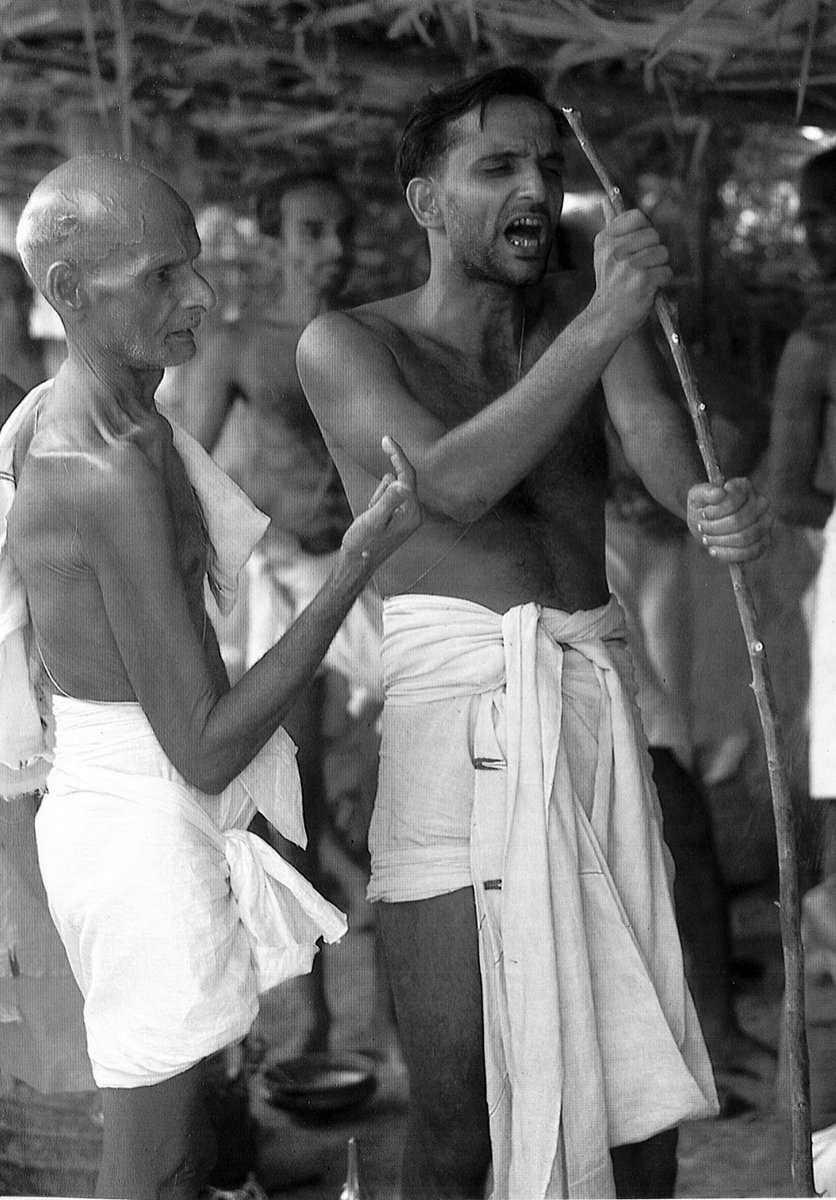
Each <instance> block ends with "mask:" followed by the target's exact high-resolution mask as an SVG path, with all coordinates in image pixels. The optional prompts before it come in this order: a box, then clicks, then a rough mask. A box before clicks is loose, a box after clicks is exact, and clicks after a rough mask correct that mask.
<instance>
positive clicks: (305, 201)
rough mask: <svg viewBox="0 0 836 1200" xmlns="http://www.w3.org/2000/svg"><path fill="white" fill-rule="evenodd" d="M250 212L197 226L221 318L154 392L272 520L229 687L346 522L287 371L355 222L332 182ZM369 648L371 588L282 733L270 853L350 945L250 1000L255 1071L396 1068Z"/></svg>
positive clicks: (340, 266)
mask: <svg viewBox="0 0 836 1200" xmlns="http://www.w3.org/2000/svg"><path fill="white" fill-rule="evenodd" d="M254 211H255V221H256V226H257V229H256V231H255V233H256V238H255V240H252V235H251V233H250V231H249V230H248V228H247V227H246V226H242V225H241V223H240V219H239V222H238V225H237V232H236V229H235V228H233V227H232V223H231V222H230V220H229V219H227V221H226V223H224V222H222V221H221V220H219V219H218V218H217V217H216V218H215V219H214V234H213V236H211V237H208V238H206V242H205V249H204V252H203V255H202V257H201V269H202V270H205V271H206V274H207V277H208V278H209V279H210V282H212V284H213V286H215V285H216V283H217V284H218V285H219V286H220V288H221V294H222V296H223V294H224V290H225V286H224V285H225V280H226V284H227V287H226V291H227V292H228V293H229V292H232V293H233V296H234V298H235V297H237V303H236V302H235V300H233V302H232V303H230V304H227V305H225V304H224V303H223V301H222V302H221V303H219V305H218V309H219V310H220V311H219V312H218V313H217V315H213V318H212V319H211V323H210V327H207V329H205V330H202V331H201V334H202V336H201V339H200V340H199V343H198V352H197V354H196V356H195V358H194V359H193V360H192V361H191V362H190V363H188V364H186V365H185V367H182V368H177V369H176V370H171V371H168V372H166V377H165V379H164V381H163V384H162V386H161V389H160V393H159V394H160V396H161V397H162V405H161V406H162V408H163V409H164V410H165V411H166V413H167V415H169V416H170V417H171V418H172V419H174V420H176V421H178V423H179V424H181V425H183V426H184V427H185V428H186V429H188V430H189V432H191V433H192V434H193V435H194V436H196V437H197V438H198V440H200V441H201V442H202V444H203V445H204V446H205V447H206V449H208V450H209V451H210V452H211V453H212V454H213V455H214V457H215V458H216V460H217V461H218V463H219V464H220V465H221V466H222V467H223V469H224V470H225V471H226V472H227V473H228V474H229V475H230V476H231V477H232V478H233V479H234V480H235V482H236V483H238V485H239V486H240V487H241V488H242V489H243V490H244V491H245V492H246V493H247V495H248V496H249V497H250V499H252V500H253V502H254V503H255V504H257V505H258V507H259V508H261V509H262V511H264V512H266V513H267V514H268V515H269V516H270V518H271V524H270V527H269V529H268V531H267V533H266V534H265V537H264V539H263V541H262V542H261V544H260V545H259V547H258V548H257V549H256V551H255V552H254V554H253V556H252V558H251V560H250V562H249V564H248V566H247V568H246V572H245V575H246V578H245V582H244V586H243V587H242V588H241V595H240V600H239V602H238V603H237V604H236V607H235V609H234V610H233V612H232V613H231V614H230V616H229V617H228V618H225V619H222V620H220V621H219V622H218V632H219V640H220V644H221V649H222V652H223V654H224V658H225V660H226V662H227V667H228V669H229V672H230V676H231V678H232V679H233V680H234V679H235V678H237V677H238V676H240V674H241V673H242V672H243V671H244V670H245V669H246V667H247V666H249V665H251V664H252V663H253V662H255V661H256V660H257V659H258V658H259V657H260V656H261V655H262V654H263V653H264V650H265V649H266V648H267V647H268V646H269V645H271V644H272V643H273V642H274V641H275V639H276V638H277V637H278V636H280V634H281V633H282V632H283V631H284V630H285V629H286V628H287V627H288V626H289V625H290V624H291V623H292V622H293V620H294V619H295V617H296V616H297V614H298V613H299V611H300V610H301V609H302V608H303V607H304V606H305V605H306V604H307V603H308V602H309V600H310V598H311V597H312V596H313V594H314V593H315V592H316V591H317V589H318V588H319V586H320V584H321V581H322V580H323V579H324V577H325V576H326V575H327V573H328V570H329V568H330V564H331V559H332V556H333V554H334V552H335V550H336V548H337V547H338V546H339V544H340V540H341V538H342V535H343V533H344V531H345V529H346V528H347V527H348V524H349V523H350V519H351V517H350V510H349V508H348V504H347V501H346V499H345V494H344V492H343V489H342V485H341V483H340V480H339V477H338V475H337V473H336V470H335V468H334V465H333V462H332V461H331V457H330V455H329V454H328V452H327V450H326V448H325V445H324V442H323V441H322V437H321V434H320V432H319V427H318V426H317V424H316V421H315V420H314V417H313V415H312V413H311V412H310V409H309V407H308V404H307V401H306V400H305V397H304V395H303V393H302V389H301V386H300V384H299V380H298V377H297V373H296V359H295V356H296V344H297V341H298V339H299V336H300V334H301V332H302V330H303V329H304V327H305V326H306V325H307V323H308V322H309V321H310V320H311V319H312V318H313V317H314V316H316V315H317V314H318V313H321V312H324V311H326V310H328V309H330V308H332V307H335V306H337V305H338V304H339V303H340V302H341V300H342V298H343V296H344V294H345V289H346V285H347V283H348V281H349V276H350V271H351V267H352V249H353V232H354V225H355V219H356V214H355V207H354V204H353V201H352V200H351V197H350V196H349V194H348V192H347V190H346V188H345V187H344V185H343V183H342V182H341V180H340V179H339V178H338V177H337V176H336V175H335V174H334V173H333V172H332V171H331V170H329V169H317V170H314V171H302V170H300V171H299V172H297V173H293V174H289V175H285V176H282V177H277V178H274V179H271V180H268V181H267V182H265V183H264V184H263V185H262V186H261V187H260V188H259V189H258V190H257V192H256V194H255V196H254ZM199 224H200V223H199ZM204 229H205V222H204ZM204 237H206V233H204ZM248 237H249V241H248V240H247V238H248ZM236 255H237V256H238V257H239V260H240V258H241V257H244V258H245V260H246V261H245V270H244V276H243V279H242V278H241V277H239V278H238V280H237V281H234V282H235V283H236V287H234V288H230V287H229V286H228V285H229V283H230V279H231V277H230V271H229V265H228V264H229V260H230V259H231V258H234V257H235V256H236ZM225 264H226V265H225ZM224 310H225V311H224ZM230 318H232V319H230ZM379 636H380V614H379V598H378V596H377V593H376V592H375V591H373V590H371V589H370V590H368V592H367V593H365V594H364V595H363V596H362V597H361V598H360V600H359V601H358V602H357V603H356V604H355V606H354V608H353V609H352V612H351V613H350V614H349V617H348V619H347V621H346V622H345V624H344V626H343V628H342V630H341V631H340V633H339V634H338V635H337V638H336V639H335V641H334V643H333V645H332V647H331V650H330V651H329V653H328V655H327V656H326V659H325V662H324V664H323V669H322V670H321V671H320V672H319V673H318V675H317V676H316V677H315V678H314V679H313V680H312V681H311V685H310V687H309V688H308V689H307V691H306V693H305V695H304V696H303V697H302V698H301V700H300V701H299V703H298V705H297V706H296V709H295V711H294V712H293V714H292V715H291V716H290V717H289V719H288V721H287V723H286V724H287V728H288V730H289V732H290V733H291V736H292V737H293V739H294V741H295V742H296V744H297V746H298V748H299V754H298V762H299V769H300V774H301V777H302V786H303V795H304V805H305V821H306V826H307V829H308V836H309V844H308V849H307V851H306V852H305V853H304V855H300V854H299V852H298V851H297V850H296V849H295V848H294V847H291V846H289V845H279V849H280V850H281V852H282V853H283V854H286V856H287V857H288V858H290V860H291V861H292V862H293V863H294V865H295V866H297V867H298V868H299V869H300V870H303V871H304V872H305V873H306V874H307V875H308V877H309V878H310V879H311V880H312V882H314V884H315V886H317V887H318V888H319V889H320V890H322V891H323V892H324V894H326V895H327V896H329V898H331V899H333V900H334V902H335V903H338V904H339V905H340V906H341V907H342V908H343V910H344V911H346V912H347V913H348V917H349V933H348V935H347V937H346V938H345V939H344V940H343V942H342V943H341V945H340V946H339V947H333V948H329V950H328V951H326V952H323V953H320V954H319V955H318V956H317V962H316V964H315V968H314V972H313V973H312V975H310V976H308V977H306V978H305V979H304V980H293V981H291V982H290V983H289V984H286V985H282V986H281V987H280V988H279V989H277V990H276V993H275V995H273V996H267V997H264V998H263V1002H262V1007H261V1013H260V1016H259V1018H258V1020H257V1021H256V1024H255V1026H254V1028H253V1035H252V1036H253V1039H262V1040H263V1042H265V1043H266V1045H267V1047H268V1053H269V1055H270V1057H271V1058H272V1059H277V1058H286V1057H288V1056H290V1055H293V1054H298V1053H300V1052H309V1051H317V1052H322V1051H325V1050H332V1051H346V1050H350V1051H362V1052H364V1053H366V1054H370V1055H372V1056H374V1057H376V1058H380V1057H386V1058H388V1059H390V1060H391V1059H392V1056H393V1055H396V1049H395V1039H394V1035H393V1033H392V1029H391V1025H390V1022H389V1017H388V993H387V990H386V986H385V983H384V981H383V980H382V979H381V978H380V976H379V974H378V967H377V961H378V960H377V951H376V932H375V927H374V921H373V910H372V909H371V906H370V905H368V903H367V901H366V899H365V885H366V882H367V874H368V873H367V861H368V855H367V848H366V832H367V828H368V821H369V818H370V814H371V805H372V801H373V798H374V793H375V787H376V773H377V754H378V734H377V718H378V715H379V711H380V705H381V702H382V690H381V682H380V678H379V665H378V660H379V646H378V643H379ZM273 840H274V842H275V837H273ZM330 949H334V950H335V951H336V953H335V954H331V953H330Z"/></svg>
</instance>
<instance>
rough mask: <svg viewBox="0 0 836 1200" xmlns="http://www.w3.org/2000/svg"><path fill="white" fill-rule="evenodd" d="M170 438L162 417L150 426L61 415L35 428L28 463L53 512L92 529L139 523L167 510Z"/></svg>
mask: <svg viewBox="0 0 836 1200" xmlns="http://www.w3.org/2000/svg"><path fill="white" fill-rule="evenodd" d="M170 441H171V427H170V425H169V424H168V422H167V421H165V420H164V419H163V418H162V417H160V418H159V421H155V422H154V423H153V426H152V427H151V428H149V429H148V430H145V429H142V428H122V427H119V425H118V424H111V423H104V422H101V421H93V420H90V419H85V420H83V421H80V422H74V423H73V424H72V425H70V424H69V423H68V422H64V421H63V420H60V419H59V420H57V421H55V422H48V423H46V424H45V425H44V426H42V427H41V428H39V429H38V431H37V432H36V433H35V435H34V437H33V438H32V442H31V444H30V447H29V453H28V454H27V456H26V461H25V463H24V468H25V470H26V472H28V473H29V475H30V477H31V480H32V484H33V485H34V486H33V488H32V489H31V490H32V491H33V492H34V493H35V494H37V495H38V496H39V497H40V498H41V502H42V504H43V505H44V506H45V507H46V508H48V509H49V510H50V511H52V512H55V513H62V512H63V513H65V514H66V516H67V517H68V518H69V519H71V520H73V521H74V522H79V521H80V522H82V523H83V525H84V527H85V528H87V529H90V530H91V531H95V530H104V529H107V528H110V527H116V528H119V527H120V526H122V525H123V524H132V525H136V523H137V522H142V521H143V520H144V519H147V518H151V517H152V515H155V516H157V517H159V516H161V515H162V514H163V513H164V511H165V494H166V493H165V478H164V474H163V470H162V462H163V456H164V454H165V453H166V452H167V451H166V443H167V442H170ZM21 483H22V484H23V483H25V476H24V477H23V478H22V480H21Z"/></svg>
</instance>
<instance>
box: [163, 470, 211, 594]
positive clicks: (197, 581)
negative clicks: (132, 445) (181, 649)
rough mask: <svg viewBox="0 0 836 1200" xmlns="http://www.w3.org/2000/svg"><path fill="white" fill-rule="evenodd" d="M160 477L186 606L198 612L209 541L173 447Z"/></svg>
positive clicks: (189, 483) (186, 476)
mask: <svg viewBox="0 0 836 1200" xmlns="http://www.w3.org/2000/svg"><path fill="white" fill-rule="evenodd" d="M163 478H164V485H165V491H166V497H167V499H168V507H169V512H170V514H171V535H172V540H173V549H174V553H175V557H176V560H177V565H178V567H179V570H180V575H181V577H182V579H183V584H184V586H185V588H186V594H187V597H188V600H189V606H190V608H192V609H193V610H197V611H199V612H200V614H201V615H202V612H203V583H204V580H205V578H206V572H207V570H208V567H209V557H210V551H211V543H210V541H209V532H208V530H207V527H206V520H205V517H204V515H203V509H202V507H201V504H200V500H199V499H198V496H197V494H196V492H195V491H194V489H193V487H192V485H191V482H190V480H189V477H188V475H187V474H186V470H185V467H184V466H183V463H182V460H181V459H180V456H179V455H178V454H177V453H176V452H175V451H174V449H173V448H169V449H167V450H166V452H165V455H164V459H163Z"/></svg>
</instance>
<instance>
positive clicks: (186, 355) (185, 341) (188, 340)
mask: <svg viewBox="0 0 836 1200" xmlns="http://www.w3.org/2000/svg"><path fill="white" fill-rule="evenodd" d="M196 353H197V342H196V341H195V337H194V333H192V331H191V330H186V331H184V332H183V333H172V334H169V336H168V337H167V338H166V341H165V359H166V361H165V363H163V364H162V365H163V366H166V367H179V366H180V364H181V363H184V362H188V361H189V359H190V358H194V356H195V354H196Z"/></svg>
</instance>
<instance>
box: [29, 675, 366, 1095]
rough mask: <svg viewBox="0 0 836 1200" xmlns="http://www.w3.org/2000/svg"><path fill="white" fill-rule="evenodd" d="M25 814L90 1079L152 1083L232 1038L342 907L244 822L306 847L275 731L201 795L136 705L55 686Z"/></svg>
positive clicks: (285, 741)
mask: <svg viewBox="0 0 836 1200" xmlns="http://www.w3.org/2000/svg"><path fill="white" fill-rule="evenodd" d="M53 707H54V711H55V748H54V761H53V764H52V768H51V770H50V773H49V779H48V790H47V794H46V796H45V798H44V800H43V801H42V803H41V806H40V809H39V810H38V815H37V817H36V821H35V829H36V835H37V842H38V857H39V861H40V866H41V873H42V875H43V879H44V884H45V886H46V891H47V896H48V899H49V907H50V912H51V914H52V918H53V920H54V921H55V924H56V926H57V928H58V931H59V933H60V935H61V940H62V941H63V943H64V946H65V948H66V950H67V956H68V958H69V960H70V965H71V967H72V969H73V973H74V975H75V977H76V980H77V981H78V984H79V987H80V988H81V991H82V993H83V994H84V997H85V1003H84V1023H85V1028H86V1031H87V1043H88V1052H89V1054H90V1060H91V1063H92V1065H93V1075H94V1078H95V1080H96V1083H97V1084H98V1085H99V1086H100V1087H138V1086H144V1085H147V1084H150V1083H158V1082H160V1081H162V1080H164V1079H168V1078H170V1077H171V1076H172V1075H176V1074H178V1073H179V1072H181V1071H184V1070H187V1069H188V1068H189V1067H190V1066H192V1065H193V1064H194V1063H196V1062H198V1061H200V1059H202V1058H204V1057H206V1055H208V1054H211V1053H213V1052H214V1051H215V1050H219V1049H221V1048H222V1047H223V1046H225V1045H227V1044H229V1043H230V1042H231V1041H234V1040H235V1039H236V1038H240V1037H243V1035H244V1034H245V1033H246V1032H247V1030H248V1029H249V1027H250V1024H251V1023H252V1021H253V1019H254V1017H255V1015H256V1012H257V1011H258V1003H257V997H258V994H259V993H260V992H264V991H266V990H267V989H268V988H271V987H274V986H275V985H276V984H277V983H281V982H282V981H283V980H285V979H288V978H291V977H292V976H294V975H302V974H304V973H306V972H307V971H309V970H310V968H311V964H312V962H313V958H314V955H315V954H316V940H317V939H318V938H319V937H324V938H325V939H326V940H327V941H336V940H338V939H339V938H340V937H342V936H343V934H344V933H345V931H346V922H345V918H344V917H343V914H342V913H341V912H339V910H338V909H336V908H334V906H333V905H331V904H329V903H328V901H326V900H324V899H323V897H322V896H320V895H319V893H318V892H316V891H315V889H314V888H313V887H312V886H311V884H310V883H308V881H307V880H306V879H305V878H304V877H303V876H301V875H300V874H299V873H298V871H296V870H294V868H293V867H291V866H290V865H289V864H288V863H287V862H286V861H285V860H284V859H283V858H281V857H280V856H279V855H278V854H277V853H276V852H275V851H274V850H273V849H272V847H270V846H269V845H268V844H267V843H266V842H265V841H263V840H262V839H261V838H260V837H258V836H257V835H256V834H252V833H248V832H247V825H248V824H249V822H250V820H251V819H252V817H253V815H254V814H255V811H256V808H258V809H259V810H260V811H262V812H263V813H264V815H265V816H266V817H267V819H268V821H270V822H271V823H272V824H273V825H275V827H276V828H277V829H278V830H279V831H280V832H281V833H282V834H283V836H285V837H287V838H290V839H291V840H293V841H294V842H297V843H298V844H300V845H303V844H304V841H305V833H304V826H303V824H302V802H301V790H300V787H299V776H298V772H297V770H296V764H295V747H294V746H293V743H292V742H291V741H290V739H289V738H288V737H287V736H286V735H284V734H283V731H279V736H275V737H274V738H273V739H272V740H271V741H270V742H268V744H267V745H266V746H265V747H264V749H263V750H262V751H261V753H260V754H259V755H258V756H257V757H256V758H255V759H254V760H253V762H252V763H251V764H250V766H249V767H247V768H246V769H245V770H244V771H243V772H242V773H241V774H240V775H239V776H238V777H237V778H236V779H235V780H233V782H232V783H231V784H230V785H229V787H228V788H227V789H226V790H225V791H224V792H222V793H221V794H220V795H219V796H207V795H205V794H203V793H201V792H199V791H198V789H197V788H194V787H192V786H191V785H190V784H188V783H187V782H186V780H185V779H183V777H182V776H181V775H179V774H178V772H177V771H176V770H175V769H174V767H173V766H172V764H171V762H170V761H169V759H168V758H167V757H166V755H165V753H164V752H163V750H162V748H161V746H160V745H159V742H158V741H157V738H156V736H155V735H154V732H153V730H152V729H151V726H150V724H149V722H148V719H147V718H146V716H145V714H144V713H143V711H142V709H141V708H140V706H139V705H138V704H100V703H98V704H97V703H93V702H91V701H85V700H76V699H73V698H71V697H68V696H54V697H53Z"/></svg>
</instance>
